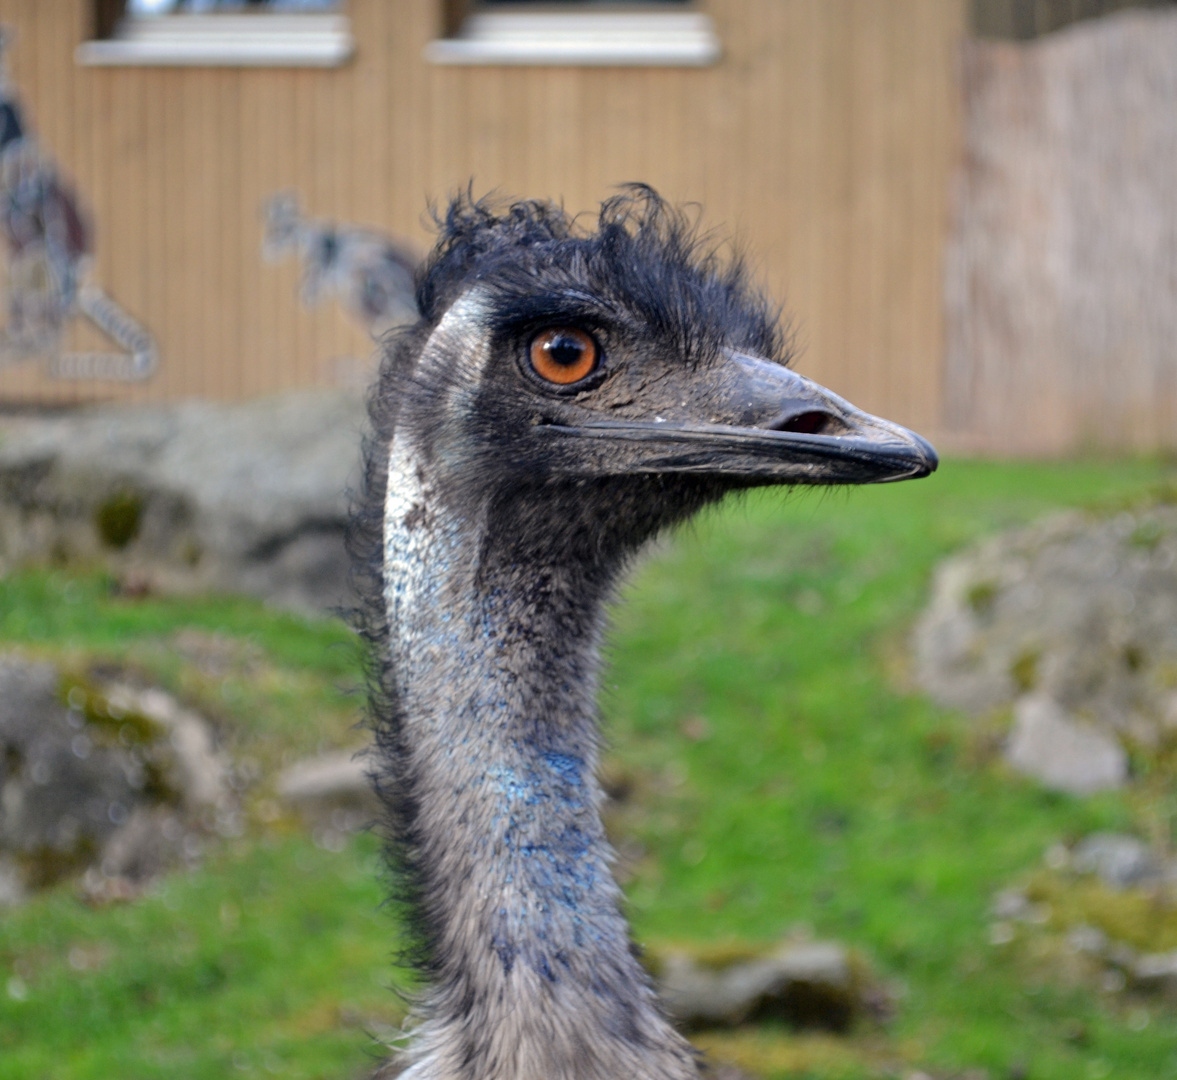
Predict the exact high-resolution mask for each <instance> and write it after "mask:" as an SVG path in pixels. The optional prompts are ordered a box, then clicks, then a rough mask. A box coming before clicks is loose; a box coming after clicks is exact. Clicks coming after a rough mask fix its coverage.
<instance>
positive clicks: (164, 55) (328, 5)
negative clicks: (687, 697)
mask: <svg viewBox="0 0 1177 1080" xmlns="http://www.w3.org/2000/svg"><path fill="white" fill-rule="evenodd" d="M96 22H97V29H98V35H97V38H96V40H94V41H87V42H84V43H83V44H82V45H80V46H79V47H78V53H77V59H78V62H79V63H82V64H97V65H132V64H134V65H152V66H161V65H163V66H167V65H184V66H210V67H265V66H269V67H337V66H339V65H340V64H343V63H346V62H347V60H349V59H350V58H351V56H352V53H353V52H354V51H355V44H354V42H353V41H352V37H351V31H350V28H349V25H348V20H347V16H346V15H344V14H343V11H342V4H341V3H339V2H338V0H125V2H118V3H116V4H113V5H112V4H111V3H110V0H99V3H98V5H97V8H96Z"/></svg>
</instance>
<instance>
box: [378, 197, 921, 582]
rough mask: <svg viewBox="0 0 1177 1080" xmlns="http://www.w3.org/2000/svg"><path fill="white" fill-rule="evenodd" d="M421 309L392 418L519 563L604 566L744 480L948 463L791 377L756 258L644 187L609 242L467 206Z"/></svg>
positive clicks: (386, 394)
mask: <svg viewBox="0 0 1177 1080" xmlns="http://www.w3.org/2000/svg"><path fill="white" fill-rule="evenodd" d="M418 302H419V306H420V309H421V312H422V322H421V324H420V325H419V326H418V328H417V329H416V331H415V332H414V333H413V334H412V335H411V336H410V337H409V338H407V339H406V340H403V341H402V342H401V344H400V347H399V348H398V349H397V350H396V351H395V353H394V354H393V356H392V359H391V361H390V363H389V364H388V365H387V366H386V370H385V373H384V383H383V386H382V387H381V389H380V390H379V391H378V394H377V410H378V412H379V410H380V409H384V410H386V415H385V416H384V417H383V420H384V423H383V426H384V428H385V429H386V430H388V429H390V428H391V427H393V426H395V428H396V431H397V433H398V438H401V437H403V439H404V440H405V441H406V442H407V443H411V444H412V445H413V447H414V453H415V456H416V459H417V460H418V461H419V462H420V463H421V465H422V468H424V469H425V470H426V471H427V472H430V473H432V474H435V475H437V476H439V477H440V479H439V480H438V484H439V485H440V489H441V490H439V491H438V492H437V493H438V494H439V496H440V497H441V498H442V499H443V500H444V501H445V502H446V503H447V505H448V506H449V507H450V509H451V510H452V511H454V512H457V513H460V514H461V515H462V516H463V517H464V519H465V520H467V521H471V522H472V520H473V519H474V518H479V519H481V525H482V527H483V529H484V530H485V535H486V536H487V537H489V538H490V539H489V540H488V541H487V543H489V544H492V545H505V546H506V547H509V548H510V549H511V552H512V557H514V558H516V559H520V560H521V559H523V558H530V559H533V560H534V559H536V558H543V557H545V556H549V557H553V558H555V560H556V561H560V555H561V553H563V554H567V555H569V556H571V557H572V558H574V559H575V560H578V561H580V562H582V563H584V562H585V561H587V562H589V563H593V564H596V565H598V566H599V565H600V564H601V563H602V562H604V563H606V564H608V563H611V562H614V561H615V560H616V559H617V558H618V557H619V556H624V554H625V553H626V552H628V551H632V550H633V549H634V548H636V547H637V546H639V545H640V544H641V543H642V541H644V540H645V539H647V538H648V537H649V536H650V535H651V534H653V533H654V532H656V531H658V530H659V529H660V528H662V527H664V526H666V525H668V524H670V523H673V522H674V521H676V520H680V519H682V518H684V517H686V516H688V515H689V514H691V513H693V512H694V511H695V510H697V509H698V508H699V507H701V506H702V505H704V504H706V503H708V502H710V501H713V500H715V499H717V498H719V497H721V496H722V495H723V494H724V493H725V492H727V491H730V490H734V489H740V488H750V487H755V486H760V485H769V484H861V483H877V482H882V481H892V480H902V479H907V478H912V477H920V476H925V475H927V474H928V473H930V472H931V471H932V470H934V469H935V468H936V463H937V459H936V454H935V452H934V451H933V449H932V447H931V446H930V445H929V444H928V443H927V442H925V441H924V440H923V439H921V438H920V437H919V436H918V435H915V434H913V433H912V432H910V431H907V430H905V429H904V428H902V427H899V426H898V425H896V424H893V423H890V422H888V421H886V420H882V419H879V418H877V417H874V416H870V415H867V414H866V413H863V412H861V411H859V410H858V409H856V408H854V407H853V406H852V405H850V404H849V403H847V402H846V401H843V400H842V399H841V398H839V397H837V396H836V395H834V394H832V393H831V392H830V391H828V390H826V389H824V388H822V387H821V386H818V385H817V384H816V383H814V382H812V381H810V380H808V379H806V378H803V377H802V376H800V375H798V374H796V373H795V372H793V371H791V370H790V369H789V367H788V366H787V365H788V363H789V359H790V357H789V353H788V349H787V342H786V339H785V336H784V334H783V333H782V331H781V329H780V327H779V325H778V313H777V311H776V309H775V308H774V307H773V306H772V305H770V304H769V303H768V302H767V301H766V300H765V299H764V298H763V297H762V296H761V295H760V294H759V293H758V292H756V291H755V290H754V289H753V288H752V287H751V286H750V285H749V284H748V281H747V279H746V274H745V271H744V268H743V266H742V264H741V263H740V262H739V261H738V260H734V261H728V262H724V261H723V260H721V259H720V258H719V257H718V256H717V255H716V254H715V253H714V252H712V251H709V250H706V249H705V248H704V247H703V246H702V245H701V242H700V240H699V239H698V237H697V236H696V235H695V233H694V232H693V231H692V229H691V227H690V225H689V223H688V222H687V221H686V220H685V218H684V217H683V215H682V214H681V213H679V212H676V211H674V210H672V209H670V208H669V207H668V206H667V205H666V204H665V203H663V202H662V201H661V200H660V199H659V198H658V196H657V195H656V194H655V193H654V192H652V191H651V190H650V189H648V188H644V187H633V188H631V189H629V190H627V192H626V193H625V194H623V195H621V196H618V197H616V198H614V199H611V200H610V201H608V202H606V203H605V204H604V206H603V208H602V211H601V215H600V220H599V223H598V228H597V230H596V231H595V232H588V231H582V230H580V229H578V228H577V226H576V223H575V222H574V221H572V220H570V219H569V218H568V217H567V216H566V215H565V214H564V213H563V211H561V210H560V209H558V208H556V207H554V206H552V205H550V204H546V203H539V202H525V203H517V204H515V205H512V206H510V207H508V208H507V209H506V210H504V211H502V212H496V211H495V210H494V209H493V208H490V207H488V206H487V205H486V204H484V203H473V202H470V201H467V200H458V201H456V202H455V203H454V204H453V205H452V206H451V207H450V209H449V211H448V214H447V216H446V217H445V219H444V220H443V221H442V222H441V240H440V243H439V245H438V247H437V249H436V250H435V252H434V255H433V256H432V259H431V261H430V262H429V263H428V264H427V265H426V267H425V269H424V271H423V274H422V277H421V284H420V288H419V293H418ZM380 420H381V417H380V416H379V415H378V416H377V422H378V426H380ZM476 507H479V508H481V509H479V510H476V509H475V508H476Z"/></svg>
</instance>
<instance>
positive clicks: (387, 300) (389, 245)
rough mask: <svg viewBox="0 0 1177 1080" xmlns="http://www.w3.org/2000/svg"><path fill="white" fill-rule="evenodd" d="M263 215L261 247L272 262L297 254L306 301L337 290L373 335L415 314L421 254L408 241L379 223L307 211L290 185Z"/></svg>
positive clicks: (311, 302)
mask: <svg viewBox="0 0 1177 1080" xmlns="http://www.w3.org/2000/svg"><path fill="white" fill-rule="evenodd" d="M264 216H265V229H266V231H265V240H264V241H263V244H262V252H263V254H264V255H265V257H266V258H267V259H268V260H270V261H271V262H273V261H276V260H278V259H281V258H283V257H285V256H286V255H288V254H291V253H293V254H294V255H296V256H297V258H298V260H299V262H300V263H301V264H302V282H301V287H300V292H301V296H302V302H303V303H304V304H305V305H306V306H307V307H313V306H314V305H315V304H317V303H319V302H320V301H321V300H322V299H323V298H324V297H325V296H333V297H335V299H336V300H338V301H339V303H341V304H342V305H343V307H344V308H345V309H346V310H347V311H348V313H349V314H351V315H352V316H353V317H354V318H355V319H357V320H358V321H359V322H360V323H362V324H363V326H364V328H365V329H366V330H367V331H368V333H369V334H371V335H372V337H373V338H380V337H381V336H383V335H384V334H385V333H387V332H388V331H389V330H391V329H393V327H396V326H400V325H402V324H404V323H407V322H412V321H414V320H415V319H416V318H417V299H416V293H415V290H414V287H413V274H414V272H415V270H416V268H417V263H418V261H419V260H418V259H417V258H416V256H415V255H413V253H412V252H411V251H410V250H409V249H408V248H407V247H405V246H403V245H401V244H398V243H397V242H396V241H394V240H393V239H392V238H391V237H389V236H386V235H385V234H384V233H382V232H379V231H378V230H376V229H368V228H364V227H363V226H359V225H348V224H343V223H339V222H334V221H322V220H319V219H316V218H308V217H305V216H304V215H303V213H302V211H301V210H300V209H299V205H298V198H297V196H295V195H294V194H293V193H291V192H288V191H286V192H281V193H279V194H277V195H275V196H273V198H271V199H270V200H269V201H268V202H267V203H266V205H265V208H264Z"/></svg>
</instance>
